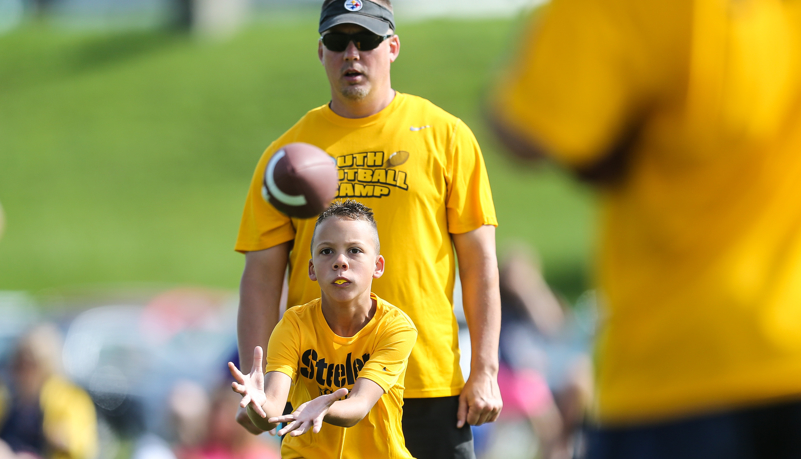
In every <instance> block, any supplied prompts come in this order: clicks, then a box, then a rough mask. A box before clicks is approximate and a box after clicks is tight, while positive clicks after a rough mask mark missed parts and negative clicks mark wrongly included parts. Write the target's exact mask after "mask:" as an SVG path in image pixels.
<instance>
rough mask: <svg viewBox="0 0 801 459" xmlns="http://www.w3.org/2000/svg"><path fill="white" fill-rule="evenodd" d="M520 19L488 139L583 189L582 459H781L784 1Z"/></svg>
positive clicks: (791, 38)
mask: <svg viewBox="0 0 801 459" xmlns="http://www.w3.org/2000/svg"><path fill="white" fill-rule="evenodd" d="M535 19H536V23H535V24H534V26H533V27H532V28H531V29H530V31H529V33H528V34H527V35H526V36H525V37H523V38H522V44H523V49H522V52H521V54H520V56H519V57H518V59H517V61H516V62H515V64H514V66H513V67H512V69H511V72H510V75H509V77H508V78H507V79H506V80H504V81H502V83H501V84H500V85H499V88H498V89H499V93H498V94H497V96H496V98H495V103H496V105H495V110H494V125H495V127H496V129H497V131H498V132H499V133H500V136H501V138H502V139H503V140H505V141H506V143H507V145H508V146H509V147H510V149H511V150H512V151H513V152H515V153H516V154H517V155H518V156H519V157H520V158H530V159H536V158H539V157H542V156H550V157H552V158H553V159H555V160H556V161H557V162H560V163H562V164H563V165H564V166H565V167H567V168H569V169H571V170H573V171H574V172H575V173H576V174H577V175H578V176H579V177H583V178H586V179H590V180H593V181H595V183H597V185H598V191H599V194H600V196H601V200H602V217H601V236H600V253H599V260H598V265H599V278H598V281H599V284H600V293H601V294H602V295H603V297H602V300H603V302H602V303H601V305H602V306H605V308H606V309H605V311H604V312H603V314H605V317H602V320H603V321H604V322H603V325H602V330H601V336H600V337H599V342H598V344H597V354H598V359H597V364H598V369H597V373H596V377H597V379H596V382H597V399H596V400H597V407H596V408H597V409H596V410H595V415H594V424H595V426H596V428H595V429H594V430H593V432H591V435H590V437H589V457H591V458H607V457H610V458H611V457H614V458H645V457H647V458H650V459H659V458H683V459H690V458H705V459H709V458H767V457H769V458H774V459H776V458H791V457H795V458H797V457H801V435H799V432H801V402H800V401H801V206H799V205H798V200H799V196H801V154H799V152H801V45H800V44H801V2H798V1H774V0H736V1H728V0H673V1H669V2H664V1H655V0H636V1H635V0H607V1H603V2H599V1H595V0H554V1H553V2H551V4H550V5H548V6H547V8H546V9H545V10H543V12H542V14H541V15H538V17H536V18H535Z"/></svg>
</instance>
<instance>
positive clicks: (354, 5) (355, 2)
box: [345, 0, 364, 11]
mask: <svg viewBox="0 0 801 459" xmlns="http://www.w3.org/2000/svg"><path fill="white" fill-rule="evenodd" d="M362 7H364V5H363V4H362V2H361V0H345V8H346V9H348V10H350V11H359V10H361V9H362Z"/></svg>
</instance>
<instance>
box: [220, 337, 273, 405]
mask: <svg viewBox="0 0 801 459" xmlns="http://www.w3.org/2000/svg"><path fill="white" fill-rule="evenodd" d="M263 358H264V351H263V350H262V349H261V346H256V349H254V350H253V365H252V366H251V367H250V368H251V370H250V374H248V375H243V374H242V372H241V371H239V370H238V369H237V368H236V366H235V365H234V364H233V363H231V362H228V369H229V370H231V375H232V376H233V377H234V379H235V381H234V382H232V383H231V388H233V389H234V392H236V393H237V394H240V395H241V396H242V401H241V402H239V406H241V407H242V408H247V407H248V404H250V408H251V409H252V410H253V411H255V412H256V413H257V414H258V415H259V416H261V417H262V418H265V417H267V413H265V412H264V409H263V408H262V405H264V403H265V402H266V401H267V396H266V395H264V373H263V372H262V366H261V362H262V360H263Z"/></svg>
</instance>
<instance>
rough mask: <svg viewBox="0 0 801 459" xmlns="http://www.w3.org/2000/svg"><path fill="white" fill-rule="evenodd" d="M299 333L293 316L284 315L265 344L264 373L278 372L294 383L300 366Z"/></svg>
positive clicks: (289, 314) (290, 314)
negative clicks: (265, 360)
mask: <svg viewBox="0 0 801 459" xmlns="http://www.w3.org/2000/svg"><path fill="white" fill-rule="evenodd" d="M300 335H301V331H300V327H299V324H298V321H297V318H296V316H295V315H294V314H292V313H288V314H284V317H283V318H282V319H281V320H280V321H279V322H278V325H276V326H275V329H273V333H272V334H271V335H270V341H269V343H268V344H267V357H266V359H267V362H266V364H265V367H264V373H265V374H266V373H269V372H271V371H278V372H281V373H284V374H285V375H287V376H289V377H290V378H292V383H293V384H294V383H295V382H296V378H297V372H298V367H299V365H300V343H299V342H298V340H299V339H300Z"/></svg>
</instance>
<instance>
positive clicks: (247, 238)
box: [236, 0, 502, 459]
mask: <svg viewBox="0 0 801 459" xmlns="http://www.w3.org/2000/svg"><path fill="white" fill-rule="evenodd" d="M318 31H319V33H320V34H321V35H322V36H321V38H320V41H319V44H318V48H317V54H318V57H319V59H320V62H321V63H322V64H323V67H324V68H325V72H326V75H327V77H328V82H329V84H330V89H331V101H330V102H329V103H326V104H325V105H323V106H321V107H318V108H315V109H313V110H311V111H309V112H308V113H307V114H306V115H305V116H304V117H303V118H301V120H300V121H298V123H297V124H295V126H293V127H292V128H291V129H290V130H289V131H287V132H286V133H285V134H283V135H282V136H281V137H279V138H278V139H277V140H276V141H275V142H273V143H272V144H271V145H270V146H269V147H268V148H267V150H266V151H265V152H264V154H263V156H262V157H261V160H260V161H259V163H258V165H257V166H256V170H255V173H254V175H253V180H252V182H251V186H250V190H249V193H248V196H247V200H246V203H245V209H244V212H243V216H242V221H241V225H240V229H239V236H238V239H237V243H236V250H238V251H240V252H242V253H245V254H246V258H245V269H244V273H243V275H242V281H241V284H240V298H241V299H240V305H239V317H238V340H239V352H240V362H243V363H247V362H250V361H251V357H250V355H249V353H250V351H251V350H252V349H253V348H254V347H256V346H264V345H265V343H266V342H267V340H268V338H269V336H270V333H271V331H272V330H273V327H275V324H276V323H277V322H278V317H279V313H278V311H279V298H280V294H281V283H282V280H283V278H284V274H285V271H286V268H287V266H289V282H288V284H289V294H288V304H289V305H297V304H304V303H307V302H308V301H311V300H312V299H314V298H316V297H317V295H318V294H319V289H318V287H317V286H316V285H315V284H314V283H313V282H311V281H310V280H309V278H308V273H307V269H306V266H307V265H308V252H306V250H307V249H306V248H307V247H309V243H310V240H311V236H312V233H313V228H314V222H313V220H298V219H290V218H288V217H286V216H285V215H283V214H281V213H280V212H278V211H277V210H276V209H275V208H274V207H273V206H271V205H270V204H268V203H267V202H266V201H265V199H264V198H263V195H262V184H263V179H264V170H265V166H266V164H267V162H268V161H269V160H270V158H271V157H272V156H273V154H274V153H276V152H277V151H278V150H279V149H280V148H281V147H282V146H284V145H286V144H288V143H290V142H306V143H310V144H313V145H315V146H317V147H319V148H322V149H323V150H325V151H326V152H328V153H329V154H330V155H331V156H333V157H334V158H336V160H337V165H338V167H339V173H340V185H339V195H338V197H339V198H353V199H357V200H359V201H360V202H362V203H364V204H365V205H368V206H370V207H371V208H372V209H373V210H374V212H375V216H376V220H378V221H380V222H381V238H382V239H383V240H384V241H385V244H384V247H383V249H384V256H386V257H387V259H388V260H392V266H393V268H392V270H390V271H389V272H388V273H387V275H386V276H384V277H382V278H381V279H377V280H376V282H375V284H374V287H373V289H374V291H375V292H376V294H377V295H379V296H380V297H382V298H384V299H386V300H387V301H389V302H390V303H393V304H397V305H399V307H401V308H403V311H404V312H406V313H407V314H409V316H410V317H411V318H412V320H413V321H414V322H415V324H416V325H417V326H418V327H419V333H420V335H419V339H418V341H417V345H416V346H415V348H414V350H413V351H412V356H411V358H410V360H409V371H408V373H407V375H406V380H405V383H404V384H405V387H406V390H405V393H404V396H405V399H404V413H403V415H404V419H403V430H404V436H405V438H406V446H407V447H408V448H409V451H411V453H412V455H414V456H415V457H417V458H418V459H428V458H436V459H447V458H463V457H464V458H471V457H473V456H474V452H473V440H472V433H471V430H470V427H469V426H468V424H470V425H480V424H483V423H485V422H491V421H494V420H495V419H496V418H497V416H498V413H499V412H500V409H501V406H502V402H501V398H500V393H499V391H498V384H497V373H498V334H499V329H500V296H499V293H498V266H497V259H496V254H495V226H496V225H497V219H496V217H495V208H494V204H493V201H492V194H491V191H490V187H489V180H488V177H487V172H486V168H485V166H484V160H483V156H482V154H481V149H480V148H479V146H478V143H477V142H476V140H475V137H474V136H473V134H472V132H471V131H470V129H469V128H468V127H467V126H465V124H464V123H462V121H461V120H459V119H458V118H456V117H454V116H452V115H450V114H448V113H446V112H445V111H443V110H442V109H440V108H438V107H436V106H435V105H434V104H432V103H431V102H429V101H427V100H425V99H422V98H419V97H415V96H411V95H408V94H402V93H400V92H397V91H395V90H394V89H393V88H392V84H391V81H390V67H391V65H392V63H393V62H394V61H395V60H396V59H397V58H398V55H399V53H400V38H399V37H398V35H396V34H395V21H394V17H393V13H392V5H391V3H390V2H389V1H386V0H380V1H377V2H372V1H368V0H333V1H332V0H327V1H326V2H325V3H323V6H322V12H321V15H320V25H319V28H318ZM454 248H455V253H454ZM457 256H458V259H459V275H460V278H461V282H462V291H463V297H464V310H465V315H466V317H467V322H468V326H469V328H470V335H471V336H472V337H473V340H472V343H471V349H472V354H471V355H472V363H471V373H470V377H469V378H468V380H467V382H465V381H464V379H463V376H462V373H461V369H460V366H459V348H458V325H457V322H456V318H455V316H454V313H453V288H454V281H455V276H456V269H455V263H456V258H457ZM244 370H245V371H248V369H247V368H244ZM290 400H292V398H291V397H290ZM293 404H294V402H293ZM238 420H239V421H240V423H242V424H243V425H245V426H247V427H248V428H250V429H251V430H252V431H255V432H258V429H253V426H252V424H251V423H250V422H249V421H248V419H247V416H246V413H244V412H243V411H242V410H240V412H239V415H238Z"/></svg>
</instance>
